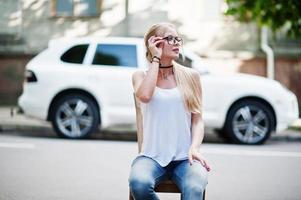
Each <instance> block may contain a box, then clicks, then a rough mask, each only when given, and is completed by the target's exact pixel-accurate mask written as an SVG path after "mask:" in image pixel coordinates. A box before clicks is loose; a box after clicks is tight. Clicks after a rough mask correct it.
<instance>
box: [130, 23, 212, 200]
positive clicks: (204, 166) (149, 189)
mask: <svg viewBox="0 0 301 200" xmlns="http://www.w3.org/2000/svg"><path fill="white" fill-rule="evenodd" d="M144 41H145V46H146V49H147V52H146V57H147V59H148V61H149V67H148V70H147V71H136V72H135V73H134V74H133V76H132V80H133V88H134V91H135V94H136V96H137V98H138V100H139V101H140V103H141V109H142V116H143V142H142V150H141V152H140V154H139V155H138V156H137V157H136V158H135V159H134V160H133V162H132V165H131V172H130V176H129V185H130V190H131V193H132V195H133V197H134V199H136V200H146V199H147V200H149V199H158V196H157V195H156V193H155V192H154V188H155V186H156V185H157V184H158V183H159V182H160V181H162V180H166V179H171V180H172V181H174V182H175V183H176V184H177V186H178V187H179V189H180V190H181V192H182V199H184V200H194V199H198V200H199V199H201V198H202V196H203V192H204V189H205V187H206V185H207V184H208V179H207V178H208V174H207V173H208V172H209V171H210V166H209V164H208V162H207V161H206V160H205V159H204V157H203V155H202V154H201V152H200V150H199V149H200V145H201V143H202V141H203V137H204V123H203V119H202V89H201V82H200V76H199V73H198V72H197V71H196V70H194V69H191V68H187V67H184V66H181V65H179V64H177V63H176V62H174V60H175V59H177V58H178V57H179V48H180V47H181V46H182V44H183V40H182V38H181V37H179V35H178V33H177V31H176V28H175V26H174V25H172V24H170V23H159V24H154V25H153V26H152V27H150V29H149V31H148V32H147V33H146V34H145V37H144Z"/></svg>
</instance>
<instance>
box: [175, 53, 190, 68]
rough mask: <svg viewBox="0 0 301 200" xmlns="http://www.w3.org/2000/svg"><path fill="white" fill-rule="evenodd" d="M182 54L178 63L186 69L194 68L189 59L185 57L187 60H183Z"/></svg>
mask: <svg viewBox="0 0 301 200" xmlns="http://www.w3.org/2000/svg"><path fill="white" fill-rule="evenodd" d="M183 59H184V58H183V56H182V54H180V56H179V58H178V59H177V60H176V62H177V63H179V64H181V65H183V66H185V67H190V68H191V67H192V60H191V59H190V58H188V57H185V60H183Z"/></svg>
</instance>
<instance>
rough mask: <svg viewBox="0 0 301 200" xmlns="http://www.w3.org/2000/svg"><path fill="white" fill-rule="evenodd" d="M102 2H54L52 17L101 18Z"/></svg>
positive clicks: (92, 0) (74, 0) (56, 0)
mask: <svg viewBox="0 0 301 200" xmlns="http://www.w3.org/2000/svg"><path fill="white" fill-rule="evenodd" d="M101 2H102V0H52V6H51V9H52V16H56V17H93V16H99V14H100V10H101Z"/></svg>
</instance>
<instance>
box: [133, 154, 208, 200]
mask: <svg viewBox="0 0 301 200" xmlns="http://www.w3.org/2000/svg"><path fill="white" fill-rule="evenodd" d="M167 179H171V180H172V181H173V182H174V183H176V184H177V186H178V187H179V189H180V190H181V193H182V199H183V200H196V199H197V200H200V199H202V198H203V192H204V190H205V187H206V185H207V184H208V172H207V170H206V169H205V167H203V165H202V164H201V163H199V162H198V161H194V162H193V164H192V165H190V164H189V160H188V159H186V160H180V161H171V162H170V163H169V164H168V165H167V166H166V167H162V166H160V165H159V163H157V162H156V161H155V160H153V159H152V158H149V157H146V156H143V155H139V156H137V157H136V158H135V159H134V160H133V162H132V165H131V172H130V176H129V186H130V191H131V193H132V195H133V197H134V199H135V200H154V199H159V198H158V196H157V195H156V193H155V192H154V188H155V186H156V185H157V184H158V183H159V182H161V181H163V180H167Z"/></svg>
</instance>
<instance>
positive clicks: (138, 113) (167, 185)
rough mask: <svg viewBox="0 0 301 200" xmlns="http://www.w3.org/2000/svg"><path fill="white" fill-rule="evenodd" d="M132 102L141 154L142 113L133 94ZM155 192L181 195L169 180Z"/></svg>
mask: <svg viewBox="0 0 301 200" xmlns="http://www.w3.org/2000/svg"><path fill="white" fill-rule="evenodd" d="M133 95H134V101H135V109H136V125H137V140H138V152H139V153H140V152H141V146H142V140H143V126H142V125H143V124H142V113H141V107H140V102H139V101H138V100H137V99H136V95H135V93H133ZM155 192H164V193H181V191H180V189H179V188H178V186H177V185H176V184H175V183H174V182H172V181H171V180H167V181H162V182H160V183H159V184H158V185H157V186H156V187H155ZM205 192H206V190H204V193H203V200H205ZM129 199H130V200H134V198H133V196H132V194H131V191H130V192H129ZM181 199H182V197H181Z"/></svg>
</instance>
